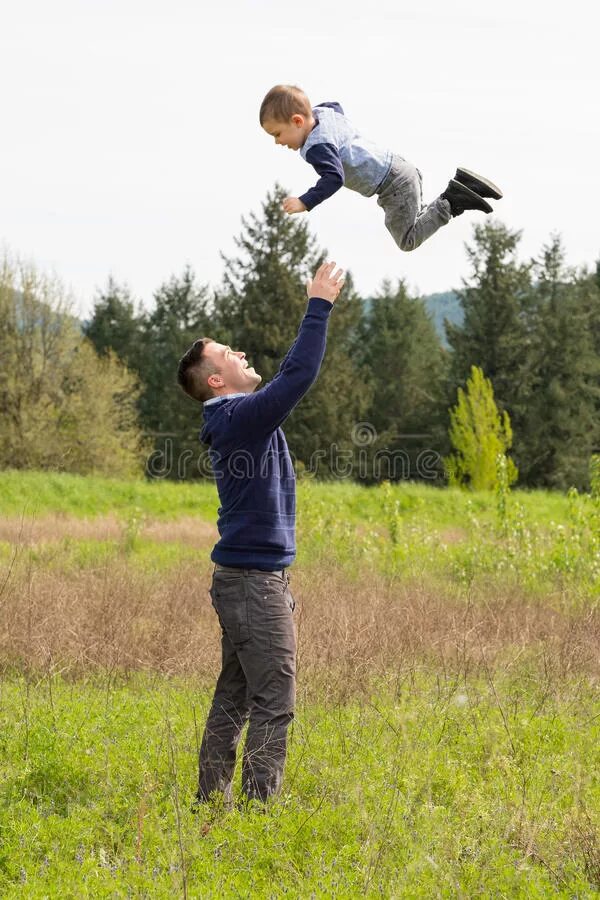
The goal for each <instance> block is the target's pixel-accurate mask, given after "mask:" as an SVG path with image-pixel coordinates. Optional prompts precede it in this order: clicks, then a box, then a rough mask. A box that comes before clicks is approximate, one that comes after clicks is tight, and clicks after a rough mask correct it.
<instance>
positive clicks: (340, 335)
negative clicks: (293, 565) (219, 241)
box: [211, 186, 369, 472]
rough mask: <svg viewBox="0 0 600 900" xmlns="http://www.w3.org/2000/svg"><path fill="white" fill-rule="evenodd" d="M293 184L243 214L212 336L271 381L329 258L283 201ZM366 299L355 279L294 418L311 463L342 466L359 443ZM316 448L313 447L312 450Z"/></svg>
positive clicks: (294, 445) (290, 426)
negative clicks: (312, 283) (360, 345)
mask: <svg viewBox="0 0 600 900" xmlns="http://www.w3.org/2000/svg"><path fill="white" fill-rule="evenodd" d="M285 196H286V192H285V191H284V190H283V189H282V188H281V187H279V186H276V187H275V189H274V190H273V192H272V193H269V194H268V195H267V198H266V201H265V202H264V204H263V207H262V211H261V214H260V215H256V214H251V215H250V216H249V218H247V219H246V218H244V219H242V226H243V227H242V232H241V234H240V236H239V237H238V238H237V240H236V245H237V247H238V248H239V251H240V252H239V255H237V256H236V257H233V258H224V261H225V266H226V268H225V275H224V279H223V285H222V288H221V289H220V290H219V291H218V292H217V294H216V299H215V317H214V325H213V327H212V331H211V336H213V337H218V338H219V339H220V340H225V341H227V342H228V343H229V344H230V345H231V346H232V347H234V348H236V349H241V350H244V351H245V352H246V354H247V356H248V358H249V360H250V362H251V364H252V365H253V366H254V367H255V369H256V371H257V372H259V373H260V374H261V375H262V376H263V383H266V382H267V381H269V380H270V379H271V378H272V377H273V375H274V374H275V372H276V371H277V368H278V366H279V363H280V362H281V359H282V358H283V356H284V355H285V353H286V352H287V350H288V349H289V347H290V345H291V343H292V341H293V340H294V338H295V336H296V333H297V330H298V326H299V324H300V321H301V319H302V316H303V314H304V311H305V309H306V303H307V296H306V283H307V281H308V280H309V279H311V278H312V276H313V275H314V273H315V271H316V269H317V268H318V266H319V265H320V264H321V262H322V261H323V259H324V253H323V252H321V251H319V250H318V248H317V247H316V244H315V241H314V238H313V237H312V236H311V234H310V232H309V229H308V223H307V222H306V221H305V220H302V219H299V218H297V217H291V216H288V215H287V214H286V213H285V212H284V211H283V209H282V206H281V204H282V201H283V199H284V197H285ZM361 313H362V304H361V301H360V299H359V297H358V296H357V294H356V292H355V291H354V289H353V285H352V279H351V278H350V277H347V279H346V284H345V286H344V289H343V291H342V294H341V296H340V299H339V300H338V301H337V302H336V304H335V308H334V310H333V312H332V315H331V319H330V323H329V336H328V347H327V354H326V357H325V361H324V363H323V366H322V369H321V373H320V375H319V379H318V381H317V383H316V384H315V385H314V386H313V387H312V388H311V390H310V391H309V393H308V394H307V396H306V397H305V398H304V399H303V401H302V403H301V404H300V405H299V406H298V408H297V409H296V410H295V411H294V412H293V414H292V415H291V417H290V418H289V419H288V421H287V423H286V426H285V432H286V437H287V439H288V443H289V446H290V450H291V452H292V454H293V455H295V457H296V458H297V459H298V460H299V461H300V462H301V463H303V464H304V465H305V466H314V465H315V461H316V459H317V457H318V456H319V457H320V462H319V470H320V471H321V472H323V471H327V470H329V471H335V470H336V460H337V459H338V458H339V455H340V451H342V452H343V451H347V450H348V449H349V448H352V443H351V438H352V433H353V431H352V429H353V426H354V424H355V423H356V422H357V421H360V420H361V418H362V416H363V414H364V410H365V409H366V405H367V402H368V398H369V389H368V386H367V385H366V384H365V381H364V377H363V375H362V374H361V372H360V371H359V368H358V362H357V355H356V346H357V338H358V325H359V322H360V318H361ZM313 454H314V455H313Z"/></svg>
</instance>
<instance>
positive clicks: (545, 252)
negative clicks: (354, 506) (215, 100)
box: [0, 187, 600, 489]
mask: <svg viewBox="0 0 600 900" xmlns="http://www.w3.org/2000/svg"><path fill="white" fill-rule="evenodd" d="M284 196H285V191H283V189H281V188H280V187H276V188H275V189H274V190H273V191H272V192H271V193H270V194H268V195H267V198H266V200H265V202H264V204H263V206H262V210H261V212H260V213H259V214H251V215H250V216H249V217H248V218H246V219H243V220H242V229H241V233H240V235H239V236H238V238H237V240H236V253H235V255H234V256H232V257H223V264H224V275H223V278H222V282H221V284H220V285H219V286H218V287H217V288H214V289H209V287H208V286H207V285H203V284H201V283H199V282H198V281H197V279H196V276H195V273H194V272H193V271H192V269H191V268H189V267H187V268H186V269H185V270H184V271H183V273H182V274H181V275H179V276H173V277H172V278H171V279H170V280H168V281H167V282H165V283H164V284H163V285H161V286H160V287H159V289H158V290H157V291H156V292H155V294H154V298H153V304H152V307H151V308H149V309H144V308H142V306H141V305H140V304H138V303H136V302H135V300H134V298H133V297H132V296H131V294H130V292H129V291H128V289H127V287H126V286H124V285H119V284H118V283H116V282H115V281H114V279H112V278H111V279H109V280H108V283H107V285H106V287H105V288H104V289H103V290H102V291H100V292H99V293H98V295H97V297H96V299H95V303H94V307H93V311H92V314H91V316H90V318H89V320H88V321H87V322H85V323H84V325H83V334H84V336H85V339H86V340H83V339H80V346H81V347H84V346H85V347H87V348H88V349H86V350H85V351H83V350H79V351H78V352H79V353H81V354H83V355H82V357H81V359H82V360H83V357H84V356H85V354H86V353H89V347H90V346H93V347H94V349H95V351H96V360H97V364H98V365H100V366H104V369H101V370H99V371H103V372H104V375H103V380H104V400H102V402H100V398H99V391H100V388H99V387H98V388H97V390H96V395H95V398H94V399H92V398H91V397H90V396H89V390H88V388H87V387H86V386H85V385H86V384H87V382H86V381H85V376H84V374H83V372H84V370H85V365H84V364H83V361H82V363H81V365H79V364H76V363H73V352H74V351H73V349H72V346H71V344H69V341H68V340H66V339H65V340H66V343H65V349H64V351H62V352H63V353H64V359H65V360H67V359H68V360H70V363H69V365H70V367H71V368H70V369H69V365H67V366H66V368H65V373H64V374H61V375H60V378H59V376H58V375H56V374H53V375H52V381H53V383H56V380H57V379H58V380H61V384H62V385H63V386H62V388H61V390H62V391H63V395H62V401H61V402H62V405H63V408H64V412H63V413H61V414H60V415H58V419H59V420H61V415H62V420H61V421H60V422H58V424H57V422H56V421H54V424H53V426H52V427H54V432H53V433H54V435H55V442H56V447H57V448H60V439H59V433H61V428H62V435H63V437H64V448H63V457H62V458H61V457H60V449H57V451H56V452H55V453H54V454H53V455H52V454H50V455H49V456H48V459H47V460H45V458H44V454H43V453H37V454H36V453H33V452H32V451H31V450H28V449H27V447H26V444H27V443H28V442H29V441H30V440H33V441H34V442H35V441H36V440H38V439H39V438H38V436H37V432H36V430H35V428H34V427H33V426H31V425H27V426H26V425H24V424H23V422H21V424H20V425H17V423H18V422H19V421H20V419H19V416H20V415H21V413H22V412H23V410H25V408H26V407H27V402H25V401H24V400H23V397H22V396H20V399H15V398H16V397H17V394H18V393H19V391H21V394H22V393H23V390H24V386H25V385H29V388H28V389H30V394H31V397H35V396H36V392H35V390H33V388H31V384H32V383H33V381H34V380H35V379H34V375H33V372H34V370H35V367H36V365H41V363H39V358H38V357H39V355H40V353H41V352H42V349H43V345H44V340H41V341H40V346H39V347H38V349H37V350H36V351H35V352H34V351H33V350H31V352H30V357H27V354H26V353H25V350H24V349H23V347H21V349H20V350H18V349H17V350H14V352H12V356H11V355H10V353H9V354H8V355H7V357H6V358H7V361H8V362H9V366H8V368H9V369H10V368H11V367H12V368H13V372H12V374H11V375H10V376H7V375H6V374H5V375H3V376H2V377H3V381H1V382H0V404H2V409H3V412H5V413H6V412H8V413H9V419H10V421H11V422H12V423H13V424H12V425H11V429H12V430H11V438H10V439H9V440H4V439H3V440H1V441H0V464H1V465H3V466H9V465H12V466H15V465H17V466H18V465H21V464H23V465H42V466H43V465H46V464H47V465H56V464H57V459H60V460H61V462H62V465H63V466H65V467H71V470H72V471H91V470H100V471H114V472H121V471H123V470H124V469H136V468H137V470H138V471H141V470H142V468H143V466H145V467H146V471H147V472H148V473H149V474H151V475H154V476H157V475H160V476H165V477H170V478H185V479H193V478H197V477H202V476H203V475H205V474H206V472H207V465H206V454H205V453H203V452H202V448H201V447H200V445H199V443H198V432H199V429H200V426H201V413H202V411H201V407H200V406H199V404H197V403H195V402H194V401H192V400H191V399H189V398H188V397H186V396H185V395H184V394H183V393H182V392H181V391H180V390H179V389H178V388H177V386H176V383H175V372H176V368H177V361H178V359H179V358H180V356H181V355H182V354H183V352H184V351H185V350H186V349H187V347H188V346H189V345H190V344H191V343H192V341H193V340H195V339H196V338H197V337H200V336H209V337H213V338H215V339H216V340H219V341H221V342H223V343H227V344H229V345H230V346H232V347H234V348H237V349H243V350H245V351H246V354H247V356H248V358H249V359H250V361H251V364H252V365H254V366H255V368H256V370H257V371H258V372H260V373H261V374H262V375H263V380H264V382H266V381H268V380H269V378H270V377H272V375H273V374H274V372H275V371H276V369H277V367H278V364H279V361H280V360H281V357H282V356H283V355H284V354H285V352H286V350H287V349H288V347H289V345H290V343H291V342H292V340H293V339H294V336H295V334H296V331H297V327H298V324H299V322H300V319H301V317H302V314H303V311H304V308H305V305H306V289H305V285H306V281H307V279H308V278H309V276H310V275H311V274H312V273H313V272H314V271H315V269H316V267H317V266H318V265H319V264H320V262H321V261H322V260H323V259H324V258H325V252H324V251H323V250H322V249H321V248H319V247H318V245H317V243H316V241H315V239H314V237H313V236H312V235H311V233H310V230H309V227H308V223H307V222H306V220H303V219H298V218H295V217H289V216H287V215H286V214H285V213H284V212H283V211H282V209H281V200H282V198H283V197H284ZM520 237H521V235H520V233H519V232H518V231H511V230H510V229H508V228H507V227H506V226H505V225H503V224H502V223H501V222H498V221H491V222H490V221H487V222H486V223H484V224H482V225H477V226H475V228H474V230H473V238H472V241H471V243H470V245H469V246H468V247H467V256H468V264H469V273H468V275H467V277H466V278H465V279H464V282H463V285H462V288H461V289H460V291H458V295H459V299H460V303H461V305H462V309H463V313H464V318H463V322H462V323H461V324H460V325H457V324H452V323H449V322H446V341H445V342H442V340H441V339H440V336H439V334H438V333H437V332H436V329H435V327H434V324H433V321H432V319H431V317H430V315H429V314H428V313H427V310H426V308H425V305H424V301H423V299H422V298H420V297H418V296H414V295H412V294H411V292H410V291H409V289H408V287H407V286H406V284H405V283H404V282H403V281H399V282H397V283H391V282H389V281H386V282H384V283H383V284H382V285H381V288H380V290H379V291H378V293H377V294H376V295H375V296H374V297H370V298H364V297H361V296H359V294H358V292H357V291H356V289H355V286H354V284H353V281H352V277H351V275H349V276H348V278H347V281H346V286H345V287H344V291H343V294H342V296H341V297H340V300H339V301H338V303H337V304H336V309H335V311H334V314H333V315H332V317H331V321H330V332H329V340H328V350H327V355H326V358H325V362H324V364H323V369H322V372H321V376H320V378H319V380H318V382H317V383H316V384H315V386H314V387H313V388H312V389H311V391H310V392H309V394H308V395H307V397H306V398H305V399H304V400H303V402H302V403H301V404H300V405H299V406H298V408H297V409H296V410H295V411H294V413H293V414H292V416H291V417H290V419H289V421H288V423H287V425H286V436H287V438H288V443H289V445H290V449H291V451H292V454H293V455H294V457H295V460H296V465H297V469H298V471H299V472H310V473H311V474H317V475H319V476H324V477H332V476H336V475H338V476H339V475H340V474H341V475H344V476H347V475H351V476H353V477H355V478H359V479H361V480H364V481H367V482H369V481H373V480H379V479H381V478H391V479H394V478H413V479H414V478H431V479H434V478H435V479H438V480H443V479H444V477H445V472H444V464H443V460H444V459H445V458H447V457H448V454H449V453H450V451H451V449H452V447H451V442H450V436H449V430H450V432H451V431H452V429H451V409H452V408H453V407H454V406H455V405H456V404H457V399H458V389H459V388H464V386H465V384H466V383H467V379H468V378H469V376H470V375H471V372H472V368H473V367H474V366H476V367H479V368H480V369H481V371H482V373H483V375H484V376H485V378H486V379H489V382H491V385H492V387H493V391H494V395H495V400H496V403H497V406H498V409H499V412H500V414H501V416H502V417H503V418H506V420H507V421H509V422H510V427H511V429H512V449H511V455H512V457H513V459H514V463H515V465H516V467H517V469H518V472H519V483H520V484H522V485H525V486H531V487H535V486H543V487H554V488H560V489H565V488H568V487H570V486H576V487H578V488H585V487H587V485H588V467H589V459H590V456H591V454H592V453H594V452H597V451H598V449H600V424H599V423H600V418H599V416H598V413H599V411H600V379H599V375H600V366H599V361H600V267H598V268H597V270H596V271H595V272H590V271H588V270H585V269H573V268H569V267H567V265H566V263H565V259H564V251H563V249H562V246H561V242H560V239H559V238H558V237H557V236H552V237H551V238H550V239H549V242H548V244H547V245H546V246H545V247H543V248H542V251H541V252H540V254H539V256H538V258H536V259H534V260H529V261H525V262H524V261H522V260H520V259H519V257H518V250H519V241H520ZM5 276H6V273H5ZM4 281H6V282H7V283H6V284H4V282H3V285H4V286H0V303H1V304H3V305H4V309H2V308H1V307H0V314H1V315H2V319H3V321H9V320H11V321H12V325H11V326H10V327H8V328H7V327H6V325H4V324H3V325H2V328H1V330H0V353H1V354H2V358H3V360H4V356H5V347H6V348H8V347H10V346H11V342H12V345H14V344H15V342H16V343H18V341H19V340H21V339H22V338H23V334H24V333H25V331H27V329H25V328H24V326H23V302H24V300H23V298H24V297H25V296H26V295H27V291H25V292H24V291H23V286H22V285H18V284H16V283H14V278H13V283H12V286H11V283H10V279H7V277H5V278H4ZM46 292H47V291H46ZM33 293H35V292H33ZM33 293H32V291H31V290H30V291H29V295H30V296H33ZM42 293H43V292H42ZM2 298H3V299H2ZM11 298H12V307H11ZM47 300H48V298H46V300H44V298H43V296H40V297H39V301H40V303H41V304H42V306H40V307H39V309H38V311H37V313H35V312H33V313H31V314H30V319H31V321H30V323H29V326H28V328H29V330H30V331H31V332H32V333H33V332H35V319H36V315H37V316H38V318H39V310H40V309H42V307H43V305H44V303H46V305H47ZM19 304H20V306H19ZM51 305H52V304H51ZM52 308H53V309H54V310H55V315H56V317H57V318H56V322H59V321H60V322H63V323H64V322H66V321H67V318H66V316H65V313H64V311H61V310H60V309H58V308H57V307H56V304H54V306H53V307H52ZM10 309H12V312H11V313H10V315H7V313H8V311H10ZM11 316H12V319H11ZM56 322H55V324H54V326H52V328H51V329H50V331H52V330H53V329H54V331H56V330H57V327H58V326H57V325H56ZM70 322H71V324H70V325H69V329H70V330H69V329H67V330H69V334H71V335H74V333H75V331H76V330H77V329H76V327H75V325H74V323H73V321H72V319H71V320H70ZM65 327H66V326H65ZM11 329H12V330H11ZM23 340H24V338H23ZM69 340H71V341H74V340H75V338H74V337H71V338H70V339H69ZM25 343H27V341H25ZM34 343H35V341H33V343H32V340H31V339H28V346H29V347H30V348H32V347H33V344H34ZM46 343H47V337H46ZM69 348H70V349H69ZM28 352H29V351H28ZM31 353H33V356H31ZM36 353H37V357H36ZM55 355H56V354H55ZM34 357H36V359H37V360H38V361H37V363H36V360H35V359H34ZM56 358H57V359H58V357H56ZM56 365H58V364H57V363H56V364H55V367H56ZM90 365H91V364H90ZM73 367H74V368H75V370H76V371H77V378H79V381H77V379H75V381H73V379H74V377H75V376H74V375H73ZM3 368H4V369H6V368H7V367H6V366H5V367H3ZM15 372H16V373H17V374H16V375H15ZM69 373H70V374H69ZM46 374H47V373H46ZM35 377H37V378H38V395H37V400H36V404H37V405H35V404H34V406H32V407H31V408H32V409H35V414H32V418H33V419H34V420H36V421H37V423H38V425H37V427H38V431H40V433H41V431H43V430H44V426H45V419H44V417H47V418H49V419H50V420H52V417H54V420H56V419H57V413H56V410H54V412H53V406H52V401H51V399H50V398H49V397H48V396H46V395H44V392H43V391H41V393H40V390H39V383H40V382H39V379H40V373H39V372H38V373H37V375H36V376H35ZM43 380H44V379H43V376H42V381H43ZM92 380H93V379H92ZM99 380H100V381H102V379H99ZM9 381H10V385H9V383H8V382H9ZM17 384H20V387H19V389H18V390H17V389H16V387H15V385H17ZM74 385H75V386H74ZM77 385H79V386H80V388H77ZM79 389H80V390H81V391H82V392H83V395H82V397H81V401H80V402H81V405H82V407H85V408H86V411H87V416H88V419H87V420H86V419H85V418H82V419H81V423H80V424H79V425H76V424H74V423H76V422H77V417H76V416H75V417H73V414H71V425H70V429H69V427H67V425H66V424H65V421H66V419H68V415H67V413H66V406H67V405H68V404H66V401H65V397H70V398H71V400H70V401H69V402H70V404H71V406H73V404H74V403H75V400H74V399H73V398H74V396H76V395H77V391H78V390H79ZM31 391H33V393H31ZM86 391H88V393H86ZM15 392H16V393H15ZM65 392H66V393H65ZM93 393H94V391H92V394H93ZM59 399H60V398H59ZM94 404H96V406H95V405H94ZM60 405H61V404H60V403H59V407H60ZM30 406H31V404H30ZM100 406H101V407H102V409H101V410H100V408H99V407H100ZM96 407H98V409H97V408H96ZM19 410H21V413H20V412H19ZM109 411H110V413H109ZM134 413H135V414H136V415H137V424H136V423H135V422H134V420H133V418H132V417H133V414H134ZM111 415H112V416H113V418H112V419H111ZM65 417H66V418H65ZM101 430H105V431H107V433H110V434H111V435H112V438H111V439H112V440H113V442H114V443H113V444H111V445H110V446H109V443H107V444H106V447H105V448H103V445H102V440H101V439H100V435H99V433H100V431H101ZM106 440H108V438H107V439H106ZM19 441H21V444H19ZM69 441H74V442H76V443H77V442H79V443H80V444H82V445H85V443H86V442H87V441H89V442H90V443H91V444H92V445H94V446H95V448H96V449H95V450H94V453H92V454H91V456H90V459H89V460H87V461H85V460H84V458H83V457H84V456H85V454H84V451H83V450H82V451H81V454H83V455H81V454H80V457H79V459H78V458H77V454H76V453H75V452H74V451H69V452H67V451H68V448H69ZM19 447H23V451H22V452H21V450H20V449H19Z"/></svg>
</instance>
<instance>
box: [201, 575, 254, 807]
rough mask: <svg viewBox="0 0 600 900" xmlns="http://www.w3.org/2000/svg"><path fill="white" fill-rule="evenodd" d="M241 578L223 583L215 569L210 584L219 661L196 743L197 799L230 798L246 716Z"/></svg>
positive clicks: (247, 701) (246, 685)
mask: <svg viewBox="0 0 600 900" xmlns="http://www.w3.org/2000/svg"><path fill="white" fill-rule="evenodd" d="M242 578H243V576H242V574H241V573H240V575H239V577H237V579H236V578H234V579H229V583H226V582H225V581H224V580H223V579H220V578H219V573H218V572H216V573H215V576H214V577H213V584H212V587H211V597H212V599H213V605H214V607H215V609H216V611H217V614H218V615H219V620H220V622H221V631H222V636H221V649H222V664H221V673H220V675H219V678H218V681H217V686H216V688H215V693H214V696H213V700H212V705H211V709H210V712H209V714H208V719H207V722H206V726H205V729H204V735H203V737H202V744H201V747H200V759H199V770H200V771H199V785H198V793H197V798H198V800H200V801H205V800H208V799H209V797H210V795H211V793H213V791H218V792H219V793H222V794H224V797H225V801H226V802H230V801H231V782H232V779H233V772H234V769H235V759H236V750H237V745H238V743H239V739H240V734H241V732H242V728H243V727H244V723H245V721H246V719H247V718H248V712H249V706H250V702H249V699H248V684H247V681H246V676H245V675H244V670H243V668H242V666H241V664H240V660H239V656H238V651H239V647H240V643H241V642H243V640H244V639H245V637H246V635H245V633H244V629H243V627H240V624H239V623H240V622H241V620H242V619H243V617H244V611H245V598H244V591H243V580H242ZM223 591H225V599H223ZM222 603H225V604H227V606H228V608H229V609H228V613H227V614H226V615H225V618H223V617H222V616H221V613H220V612H219V607H220V606H221V604H222ZM232 613H233V617H232V615H231V614H232ZM232 618H233V622H232ZM227 623H228V624H227ZM236 645H237V646H236Z"/></svg>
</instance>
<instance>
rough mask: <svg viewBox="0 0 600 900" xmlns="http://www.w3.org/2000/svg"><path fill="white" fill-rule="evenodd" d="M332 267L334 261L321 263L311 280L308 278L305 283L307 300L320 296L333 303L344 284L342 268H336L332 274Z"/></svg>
mask: <svg viewBox="0 0 600 900" xmlns="http://www.w3.org/2000/svg"><path fill="white" fill-rule="evenodd" d="M334 269H335V263H334V262H326V263H323V265H322V266H320V267H319V269H317V273H316V275H315V277H314V278H313V280H312V281H310V280H309V281H308V282H307V283H306V293H307V294H308V298H309V300H310V298H311V297H320V298H321V300H328V301H329V302H330V303H335V301H336V300H337V296H338V294H339V292H340V291H341V289H342V288H343V286H344V273H343V270H342V269H338V270H337V272H335V274H334Z"/></svg>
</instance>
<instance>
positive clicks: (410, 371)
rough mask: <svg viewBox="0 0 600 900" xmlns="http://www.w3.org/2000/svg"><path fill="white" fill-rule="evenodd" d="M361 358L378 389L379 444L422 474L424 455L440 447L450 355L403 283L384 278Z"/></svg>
mask: <svg viewBox="0 0 600 900" xmlns="http://www.w3.org/2000/svg"><path fill="white" fill-rule="evenodd" d="M361 358H362V360H363V362H364V365H365V367H366V368H367V369H368V370H369V372H370V377H371V384H372V387H373V400H372V403H371V405H370V407H369V411H368V413H367V419H368V421H369V422H370V423H372V425H373V427H374V428H375V430H376V431H377V433H378V435H379V438H380V444H379V446H384V447H385V448H386V449H388V450H391V451H393V452H394V453H395V452H396V451H399V452H401V453H402V454H403V455H404V456H406V459H407V461H408V464H409V467H410V469H409V474H410V475H411V477H417V476H418V474H419V472H418V468H417V464H416V460H417V457H418V455H419V453H420V452H421V451H422V450H424V449H430V448H432V446H433V445H434V444H435V445H436V446H438V445H439V431H440V421H441V417H442V415H443V414H444V413H445V407H446V404H445V403H444V376H445V374H446V354H445V353H444V350H443V349H442V346H441V344H440V340H439V338H438V336H437V333H436V331H435V327H434V325H433V322H432V320H431V318H430V316H429V314H428V313H427V311H426V309H425V305H424V303H423V301H422V300H421V299H420V298H416V297H411V296H410V295H409V293H408V291H407V288H406V285H405V283H404V282H403V281H400V282H399V283H398V285H397V286H396V288H393V287H392V285H391V284H390V282H389V281H385V282H384V283H383V285H382V288H381V291H380V293H379V294H378V295H377V296H375V297H374V298H373V300H372V302H371V303H370V304H369V306H368V308H367V312H366V314H365V321H364V326H363V330H362V340H361ZM392 458H393V457H392ZM394 474H395V475H396V477H398V476H399V474H402V472H401V471H399V470H397V469H396V468H395V469H394V470H393V471H391V472H390V476H389V477H394ZM380 475H381V476H382V477H385V476H386V471H385V470H384V469H382V470H381V472H380Z"/></svg>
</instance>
